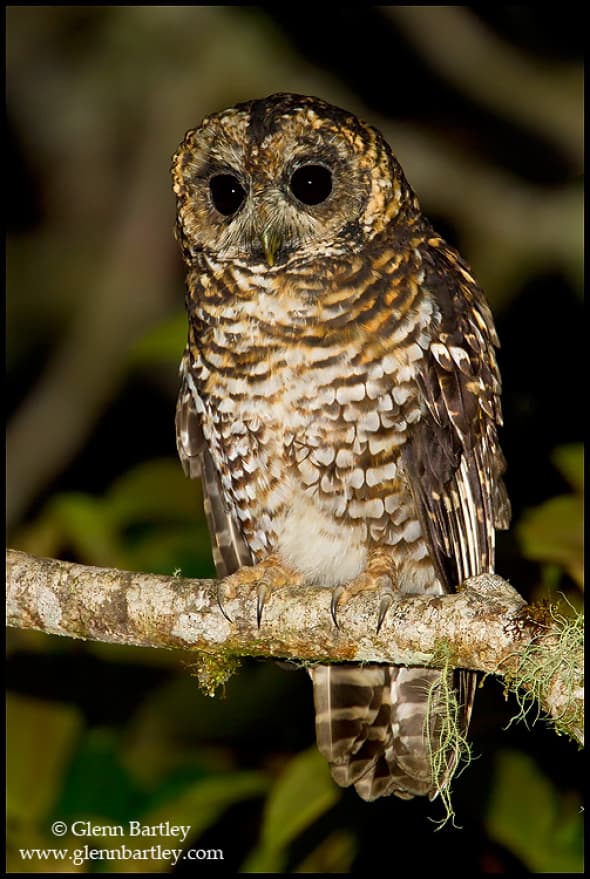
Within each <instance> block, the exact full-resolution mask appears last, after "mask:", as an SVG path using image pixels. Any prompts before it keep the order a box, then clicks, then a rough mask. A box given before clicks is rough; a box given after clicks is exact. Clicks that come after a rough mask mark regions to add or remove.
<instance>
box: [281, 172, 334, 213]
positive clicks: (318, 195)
mask: <svg viewBox="0 0 590 879" xmlns="http://www.w3.org/2000/svg"><path fill="white" fill-rule="evenodd" d="M289 188H290V190H291V192H292V193H293V195H294V196H295V198H296V199H298V201H301V202H303V204H308V205H314V204H321V203H322V202H323V201H325V200H326V199H327V198H328V196H329V195H330V193H331V192H332V174H331V173H330V171H329V170H328V169H327V168H324V166H323V165H302V166H301V168H297V170H296V171H295V172H294V173H293V176H292V177H291V180H290V181H289Z"/></svg>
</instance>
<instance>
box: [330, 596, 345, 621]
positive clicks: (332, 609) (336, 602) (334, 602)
mask: <svg viewBox="0 0 590 879" xmlns="http://www.w3.org/2000/svg"><path fill="white" fill-rule="evenodd" d="M343 594H344V586H336V588H335V589H334V590H333V591H332V603H331V604H330V613H331V614H332V619H333V620H334V625H335V626H336V628H337V629H339V628H340V624H339V622H338V605H339V604H340V599H341V598H342V595H343Z"/></svg>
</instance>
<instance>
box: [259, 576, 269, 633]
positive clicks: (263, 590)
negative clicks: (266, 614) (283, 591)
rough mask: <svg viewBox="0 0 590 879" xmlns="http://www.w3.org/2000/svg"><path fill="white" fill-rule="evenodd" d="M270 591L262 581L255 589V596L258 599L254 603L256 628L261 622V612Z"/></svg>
mask: <svg viewBox="0 0 590 879" xmlns="http://www.w3.org/2000/svg"><path fill="white" fill-rule="evenodd" d="M269 593H270V590H269V589H268V586H267V584H266V583H265V582H264V580H263V581H262V582H261V583H259V584H258V588H257V589H256V595H257V596H258V599H257V601H256V624H257V626H258V628H260V623H261V622H262V611H263V610H264V605H265V602H266V599H267V598H268V596H269Z"/></svg>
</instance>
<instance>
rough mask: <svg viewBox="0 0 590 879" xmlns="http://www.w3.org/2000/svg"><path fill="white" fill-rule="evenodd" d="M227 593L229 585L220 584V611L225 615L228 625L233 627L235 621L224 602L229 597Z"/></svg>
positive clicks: (218, 594)
mask: <svg viewBox="0 0 590 879" xmlns="http://www.w3.org/2000/svg"><path fill="white" fill-rule="evenodd" d="M227 593H228V589H227V585H226V584H225V583H219V585H218V586H217V604H218V605H219V610H220V611H221V613H222V614H223V615H224V617H225V618H226V620H227V621H228V623H231V624H232V625H233V620H232V618H231V617H230V615H229V614H228V612H227V611H226V609H225V607H224V601H225V600H226V599H227V597H228V594H227Z"/></svg>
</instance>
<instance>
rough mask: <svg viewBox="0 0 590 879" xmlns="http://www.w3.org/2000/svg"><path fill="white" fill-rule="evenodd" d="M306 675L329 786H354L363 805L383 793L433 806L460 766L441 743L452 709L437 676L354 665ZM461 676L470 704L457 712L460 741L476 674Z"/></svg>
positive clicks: (454, 751)
mask: <svg viewBox="0 0 590 879" xmlns="http://www.w3.org/2000/svg"><path fill="white" fill-rule="evenodd" d="M309 671H310V675H311V678H312V680H313V690H314V701H315V711H316V737H317V743H318V748H319V750H320V752H321V753H322V754H323V755H324V757H325V758H326V759H327V760H328V763H329V764H330V770H331V772H332V777H333V778H334V781H336V782H337V784H339V785H341V786H342V787H348V786H349V785H351V784H353V785H354V786H355V788H356V791H357V793H358V794H359V796H361V797H362V798H363V799H364V800H375V799H377V798H378V797H382V796H386V795H388V794H395V795H396V796H398V797H401V798H402V799H411V798H412V797H414V796H424V795H427V796H428V797H429V798H430V799H434V797H435V796H436V795H437V794H438V793H439V791H440V790H441V789H442V788H443V787H444V785H445V783H446V781H447V779H448V777H449V774H450V773H451V771H452V769H453V768H454V766H455V765H456V762H457V759H458V747H457V744H456V743H453V741H452V739H451V741H450V742H449V743H447V741H446V734H447V731H448V729H449V725H448V724H447V723H446V722H445V720H446V719H448V715H449V711H451V710H452V707H451V706H450V705H449V702H448V699H445V695H444V693H445V690H447V689H448V688H445V687H443V686H442V683H443V673H441V672H440V671H436V670H433V669H428V668H399V667H397V666H384V665H363V666H361V665H352V664H351V665H335V666H324V665H321V666H316V667H314V668H312V669H310V670H309ZM460 674H461V675H463V676H464V680H463V687H462V689H463V690H465V688H467V690H468V694H467V696H468V699H467V701H468V703H469V705H468V708H467V709H465V707H463V708H461V709H460V710H461V720H460V721H459V723H460V726H461V732H462V733H463V734H464V733H465V732H466V727H467V723H468V720H469V714H470V709H471V703H472V695H473V685H474V675H472V674H469V675H468V676H467V675H466V673H460ZM463 704H464V705H465V704H466V703H465V701H463Z"/></svg>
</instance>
